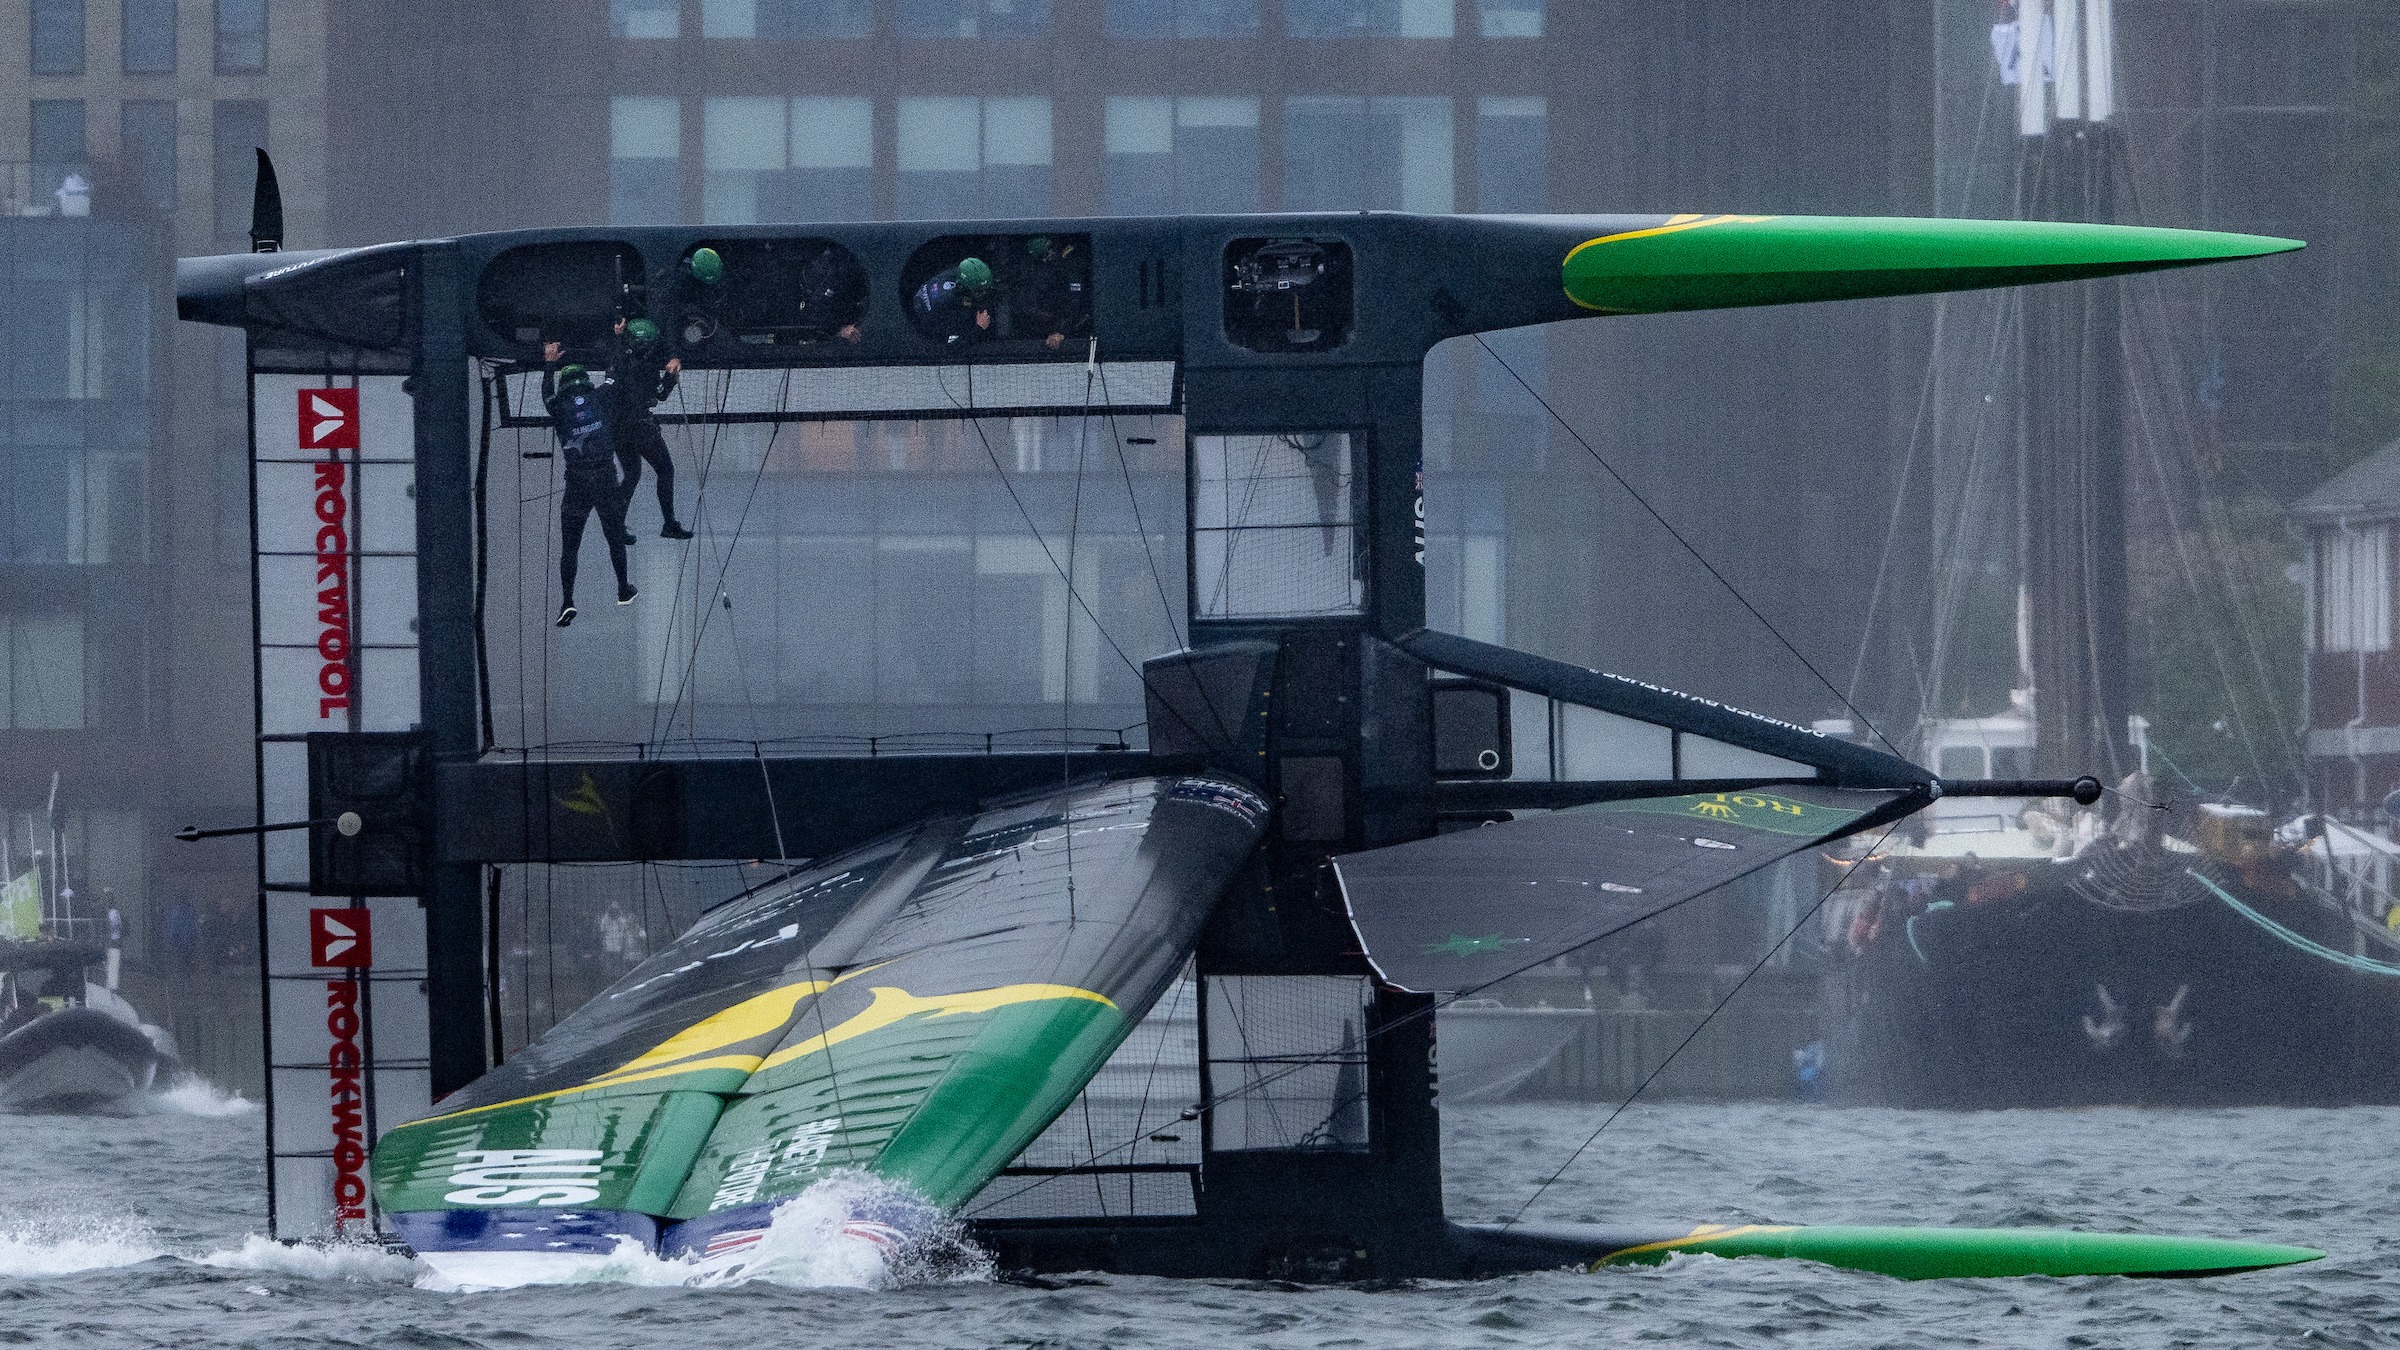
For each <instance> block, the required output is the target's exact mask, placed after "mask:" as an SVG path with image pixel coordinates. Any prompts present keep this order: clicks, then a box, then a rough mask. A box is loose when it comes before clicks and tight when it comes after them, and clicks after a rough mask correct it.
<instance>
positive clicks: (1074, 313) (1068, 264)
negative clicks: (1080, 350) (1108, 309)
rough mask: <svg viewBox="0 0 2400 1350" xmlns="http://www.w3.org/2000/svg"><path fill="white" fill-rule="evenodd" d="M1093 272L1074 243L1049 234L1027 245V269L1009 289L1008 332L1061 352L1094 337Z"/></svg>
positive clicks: (1029, 241)
mask: <svg viewBox="0 0 2400 1350" xmlns="http://www.w3.org/2000/svg"><path fill="white" fill-rule="evenodd" d="M1090 280H1091V267H1090V265H1089V261H1088V260H1087V259H1085V258H1084V257H1083V256H1082V253H1081V250H1079V249H1077V248H1076V247H1075V245H1074V244H1072V243H1067V242H1062V241H1060V240H1058V239H1057V238H1054V237H1053V236H1051V235H1047V234H1037V235H1035V236H1034V237H1033V238H1031V239H1028V240H1026V241H1025V270H1024V272H1023V274H1022V275H1021V276H1020V277H1019V278H1018V279H1017V281H1016V282H1015V284H1014V285H1013V286H1012V287H1011V288H1010V290H1011V294H1010V300H1009V332H1010V335H1011V336H1012V337H1039V338H1041V340H1042V345H1043V346H1045V347H1048V348H1049V349H1050V350H1052V351H1057V350H1058V349H1059V348H1060V347H1062V346H1065V345H1066V344H1067V343H1068V342H1069V341H1073V342H1074V343H1075V344H1076V345H1077V346H1081V345H1083V340H1084V339H1085V338H1088V337H1090V336H1091V334H1092V295H1091V285H1090Z"/></svg>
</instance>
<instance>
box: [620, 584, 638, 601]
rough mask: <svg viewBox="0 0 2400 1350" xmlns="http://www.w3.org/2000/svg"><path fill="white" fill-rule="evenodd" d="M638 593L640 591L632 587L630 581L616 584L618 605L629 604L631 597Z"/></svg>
mask: <svg viewBox="0 0 2400 1350" xmlns="http://www.w3.org/2000/svg"><path fill="white" fill-rule="evenodd" d="M640 594H641V592H640V591H638V590H635V589H634V587H633V583H632V582H630V581H627V582H621V583H619V584H618V586H617V603H618V604H620V605H630V604H632V603H633V597H635V596H637V595H640Z"/></svg>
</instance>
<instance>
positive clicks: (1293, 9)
mask: <svg viewBox="0 0 2400 1350" xmlns="http://www.w3.org/2000/svg"><path fill="white" fill-rule="evenodd" d="M1283 26H1284V31H1286V32H1288V33H1290V34H1291V35H1292V36H1293V37H1297V38H1338V37H1365V36H1366V33H1367V0H1284V4H1283Z"/></svg>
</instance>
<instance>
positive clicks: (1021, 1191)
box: [968, 979, 1200, 1219]
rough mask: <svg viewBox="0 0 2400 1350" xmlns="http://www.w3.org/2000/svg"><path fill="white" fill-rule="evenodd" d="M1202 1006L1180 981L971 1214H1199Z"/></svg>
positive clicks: (1186, 981) (1186, 982) (973, 1206)
mask: <svg viewBox="0 0 2400 1350" xmlns="http://www.w3.org/2000/svg"><path fill="white" fill-rule="evenodd" d="M1198 1009H1199V998H1198V994H1197V992H1196V989H1195V986H1194V985H1193V983H1192V982H1191V981H1190V980H1189V979H1183V980H1178V981H1177V982H1176V983H1175V984H1174V986H1173V987H1171V988H1169V989H1168V990H1167V992H1166V995H1165V996H1164V997H1162V998H1160V999H1159V1001H1158V1004H1157V1006H1156V1007H1154V1008H1152V1009H1151V1010H1150V1014H1149V1016H1147V1017H1145V1018H1143V1019H1142V1020H1141V1022H1139V1023H1138V1024H1136V1025H1135V1027H1134V1029H1133V1032H1132V1034H1131V1035H1129V1036H1127V1037H1126V1038H1125V1043H1124V1044H1123V1045H1120V1046H1118V1047H1117V1052H1116V1053H1115V1054H1114V1055H1111V1056H1110V1057H1109V1060H1108V1063H1107V1064H1105V1065H1103V1066H1102V1067H1101V1069H1100V1072H1099V1073H1098V1074H1096V1075H1094V1076H1093V1078H1092V1081H1091V1084H1090V1085H1089V1086H1087V1087H1086V1088H1084V1090H1083V1093H1082V1095H1080V1096H1078V1097H1077V1098H1076V1099H1075V1101H1074V1103H1073V1104H1072V1105H1070V1106H1069V1107H1068V1108H1067V1110H1066V1113H1065V1114H1064V1115H1062V1116H1060V1117H1059V1118H1058V1119H1057V1120H1056V1121H1054V1122H1052V1124H1051V1126H1050V1128H1049V1129H1047V1130H1045V1131H1043V1132H1042V1135H1041V1137H1040V1138H1038V1139H1036V1140H1034V1141H1033V1143H1032V1144H1030V1145H1029V1146H1027V1148H1026V1149H1025V1151H1024V1152H1023V1153H1021V1154H1019V1155H1018V1156H1017V1159H1016V1161H1015V1162H1014V1163H1012V1164H1011V1165H1010V1166H1009V1168H1008V1170H1006V1171H1004V1172H1002V1173H1001V1175H1000V1177H999V1178H998V1179H997V1180H995V1181H993V1182H992V1184H991V1185H989V1186H987V1187H985V1188H984V1190H983V1193H982V1195H981V1196H979V1197H978V1198H977V1199H976V1201H975V1202H974V1203H973V1204H971V1205H970V1206H968V1208H969V1210H970V1211H971V1212H972V1213H974V1214H975V1216H976V1217H978V1218H1020V1219H1024V1218H1071V1217H1082V1216H1102V1217H1107V1216H1114V1217H1119V1218H1122V1217H1125V1216H1128V1215H1146V1216H1166V1215H1184V1214H1191V1213H1194V1212H1195V1210H1194V1195H1193V1181H1194V1178H1195V1177H1196V1176H1197V1174H1198V1170H1199V1165H1200V1123H1199V1122H1198V1121H1187V1120H1184V1119H1182V1112H1183V1111H1184V1109H1185V1108H1187V1107H1189V1106H1191V1105H1192V1104H1193V1103H1195V1102H1197V1101H1199V1100H1200V1018H1199V1012H1198Z"/></svg>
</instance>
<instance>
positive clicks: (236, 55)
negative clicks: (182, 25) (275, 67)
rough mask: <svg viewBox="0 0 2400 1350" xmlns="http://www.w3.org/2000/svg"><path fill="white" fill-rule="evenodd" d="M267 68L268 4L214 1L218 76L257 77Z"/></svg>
mask: <svg viewBox="0 0 2400 1350" xmlns="http://www.w3.org/2000/svg"><path fill="white" fill-rule="evenodd" d="M266 68H267V0H217V73H218V74H219V75H258V74H263V73H265V71H266Z"/></svg>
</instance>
